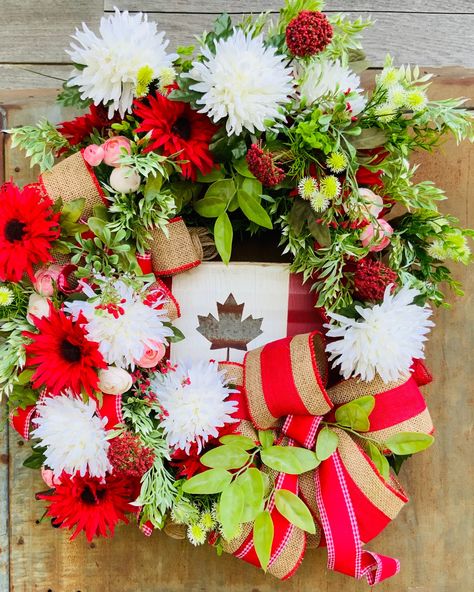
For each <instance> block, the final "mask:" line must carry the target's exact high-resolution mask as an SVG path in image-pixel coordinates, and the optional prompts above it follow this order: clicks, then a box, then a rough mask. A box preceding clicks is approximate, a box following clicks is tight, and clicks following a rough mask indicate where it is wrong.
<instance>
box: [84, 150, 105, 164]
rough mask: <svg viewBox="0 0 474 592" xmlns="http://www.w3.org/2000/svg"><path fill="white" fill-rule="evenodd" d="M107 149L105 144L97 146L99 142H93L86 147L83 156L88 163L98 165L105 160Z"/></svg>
mask: <svg viewBox="0 0 474 592" xmlns="http://www.w3.org/2000/svg"><path fill="white" fill-rule="evenodd" d="M104 155H105V151H104V148H103V146H97V144H91V145H90V146H87V148H84V152H83V153H82V156H83V157H84V160H85V161H86V162H87V164H88V165H90V166H92V167H95V166H98V165H99V164H100V163H101V162H102V161H103V160H104Z"/></svg>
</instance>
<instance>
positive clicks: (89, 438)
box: [32, 395, 112, 477]
mask: <svg viewBox="0 0 474 592" xmlns="http://www.w3.org/2000/svg"><path fill="white" fill-rule="evenodd" d="M96 408H97V406H96V403H95V401H94V400H93V399H89V401H88V402H87V403H85V402H84V401H82V400H81V399H78V398H76V397H73V396H72V395H57V396H54V397H47V398H45V399H44V400H42V401H41V402H39V403H38V404H37V406H36V409H37V415H36V417H35V418H34V419H33V420H32V421H33V423H35V424H36V425H37V428H36V429H35V430H34V431H33V432H32V436H33V437H34V438H39V440H40V441H41V442H40V443H41V446H45V447H46V450H45V453H44V454H45V457H46V465H47V466H48V467H50V468H51V469H52V470H53V473H54V475H55V476H57V477H59V476H60V475H61V473H62V472H63V471H64V472H66V473H68V474H69V475H74V474H75V473H77V472H79V474H80V475H81V476H84V475H85V474H86V473H88V474H89V475H90V476H91V477H104V476H105V474H106V472H107V471H110V470H111V469H112V466H111V464H110V462H109V459H108V457H107V451H108V449H109V442H108V440H107V432H106V430H105V425H106V424H107V418H106V417H103V418H100V417H98V416H97V415H96Z"/></svg>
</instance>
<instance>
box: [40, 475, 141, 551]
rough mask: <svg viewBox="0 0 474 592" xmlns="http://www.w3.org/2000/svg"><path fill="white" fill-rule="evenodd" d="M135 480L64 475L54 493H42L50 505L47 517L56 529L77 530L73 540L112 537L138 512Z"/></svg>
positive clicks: (41, 495) (42, 496)
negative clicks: (83, 536)
mask: <svg viewBox="0 0 474 592" xmlns="http://www.w3.org/2000/svg"><path fill="white" fill-rule="evenodd" d="M137 494H138V491H137V484H136V482H135V481H132V480H129V479H123V478H120V477H113V476H110V477H107V480H106V481H105V482H103V481H102V480H101V479H98V478H95V477H89V476H88V475H86V476H85V477H81V476H80V475H78V474H76V475H74V476H70V475H63V476H62V477H61V483H60V484H59V485H57V486H56V488H55V490H54V491H53V493H46V494H39V495H38V496H37V497H38V498H39V499H43V500H46V501H48V502H50V504H49V506H48V510H47V512H46V515H47V516H50V517H51V518H52V523H53V526H56V527H58V528H67V529H69V530H72V529H73V528H75V531H74V532H73V534H72V536H71V541H72V540H74V539H75V538H76V537H77V536H78V534H79V533H80V532H82V531H84V533H85V535H86V537H87V540H88V541H89V542H90V541H92V539H93V538H94V537H96V536H103V537H109V536H110V537H112V536H113V535H114V530H115V526H116V524H117V523H118V522H119V521H122V522H125V524H127V523H128V519H127V517H126V516H125V514H126V513H131V512H135V511H136V508H135V507H134V506H132V505H130V504H131V502H132V501H134V499H135V498H136V497H137Z"/></svg>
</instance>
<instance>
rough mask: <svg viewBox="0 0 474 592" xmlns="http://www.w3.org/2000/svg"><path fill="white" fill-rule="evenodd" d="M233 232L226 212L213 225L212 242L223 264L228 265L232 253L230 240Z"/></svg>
mask: <svg viewBox="0 0 474 592" xmlns="http://www.w3.org/2000/svg"><path fill="white" fill-rule="evenodd" d="M233 236H234V231H233V229H232V224H231V222H230V219H229V216H228V215H227V213H226V212H224V213H223V214H221V215H220V216H219V217H218V218H217V220H216V222H215V224H214V241H215V243H216V248H217V251H218V253H219V255H220V256H221V258H222V261H223V262H224V263H229V261H230V255H231V253H232V239H233Z"/></svg>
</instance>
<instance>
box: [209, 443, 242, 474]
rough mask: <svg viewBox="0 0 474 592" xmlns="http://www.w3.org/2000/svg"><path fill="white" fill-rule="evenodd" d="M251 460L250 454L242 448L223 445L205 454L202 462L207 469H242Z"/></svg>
mask: <svg viewBox="0 0 474 592" xmlns="http://www.w3.org/2000/svg"><path fill="white" fill-rule="evenodd" d="M249 458H250V455H249V453H248V452H245V450H243V449H242V448H239V447H237V446H230V445H228V446H227V445H223V446H218V447H217V448H213V449H212V450H209V451H208V452H206V453H205V454H203V455H202V456H201V462H202V464H203V465H204V466H205V467H212V468H213V469H240V468H241V467H243V466H244V464H245V463H246V462H247V461H248V460H249Z"/></svg>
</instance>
